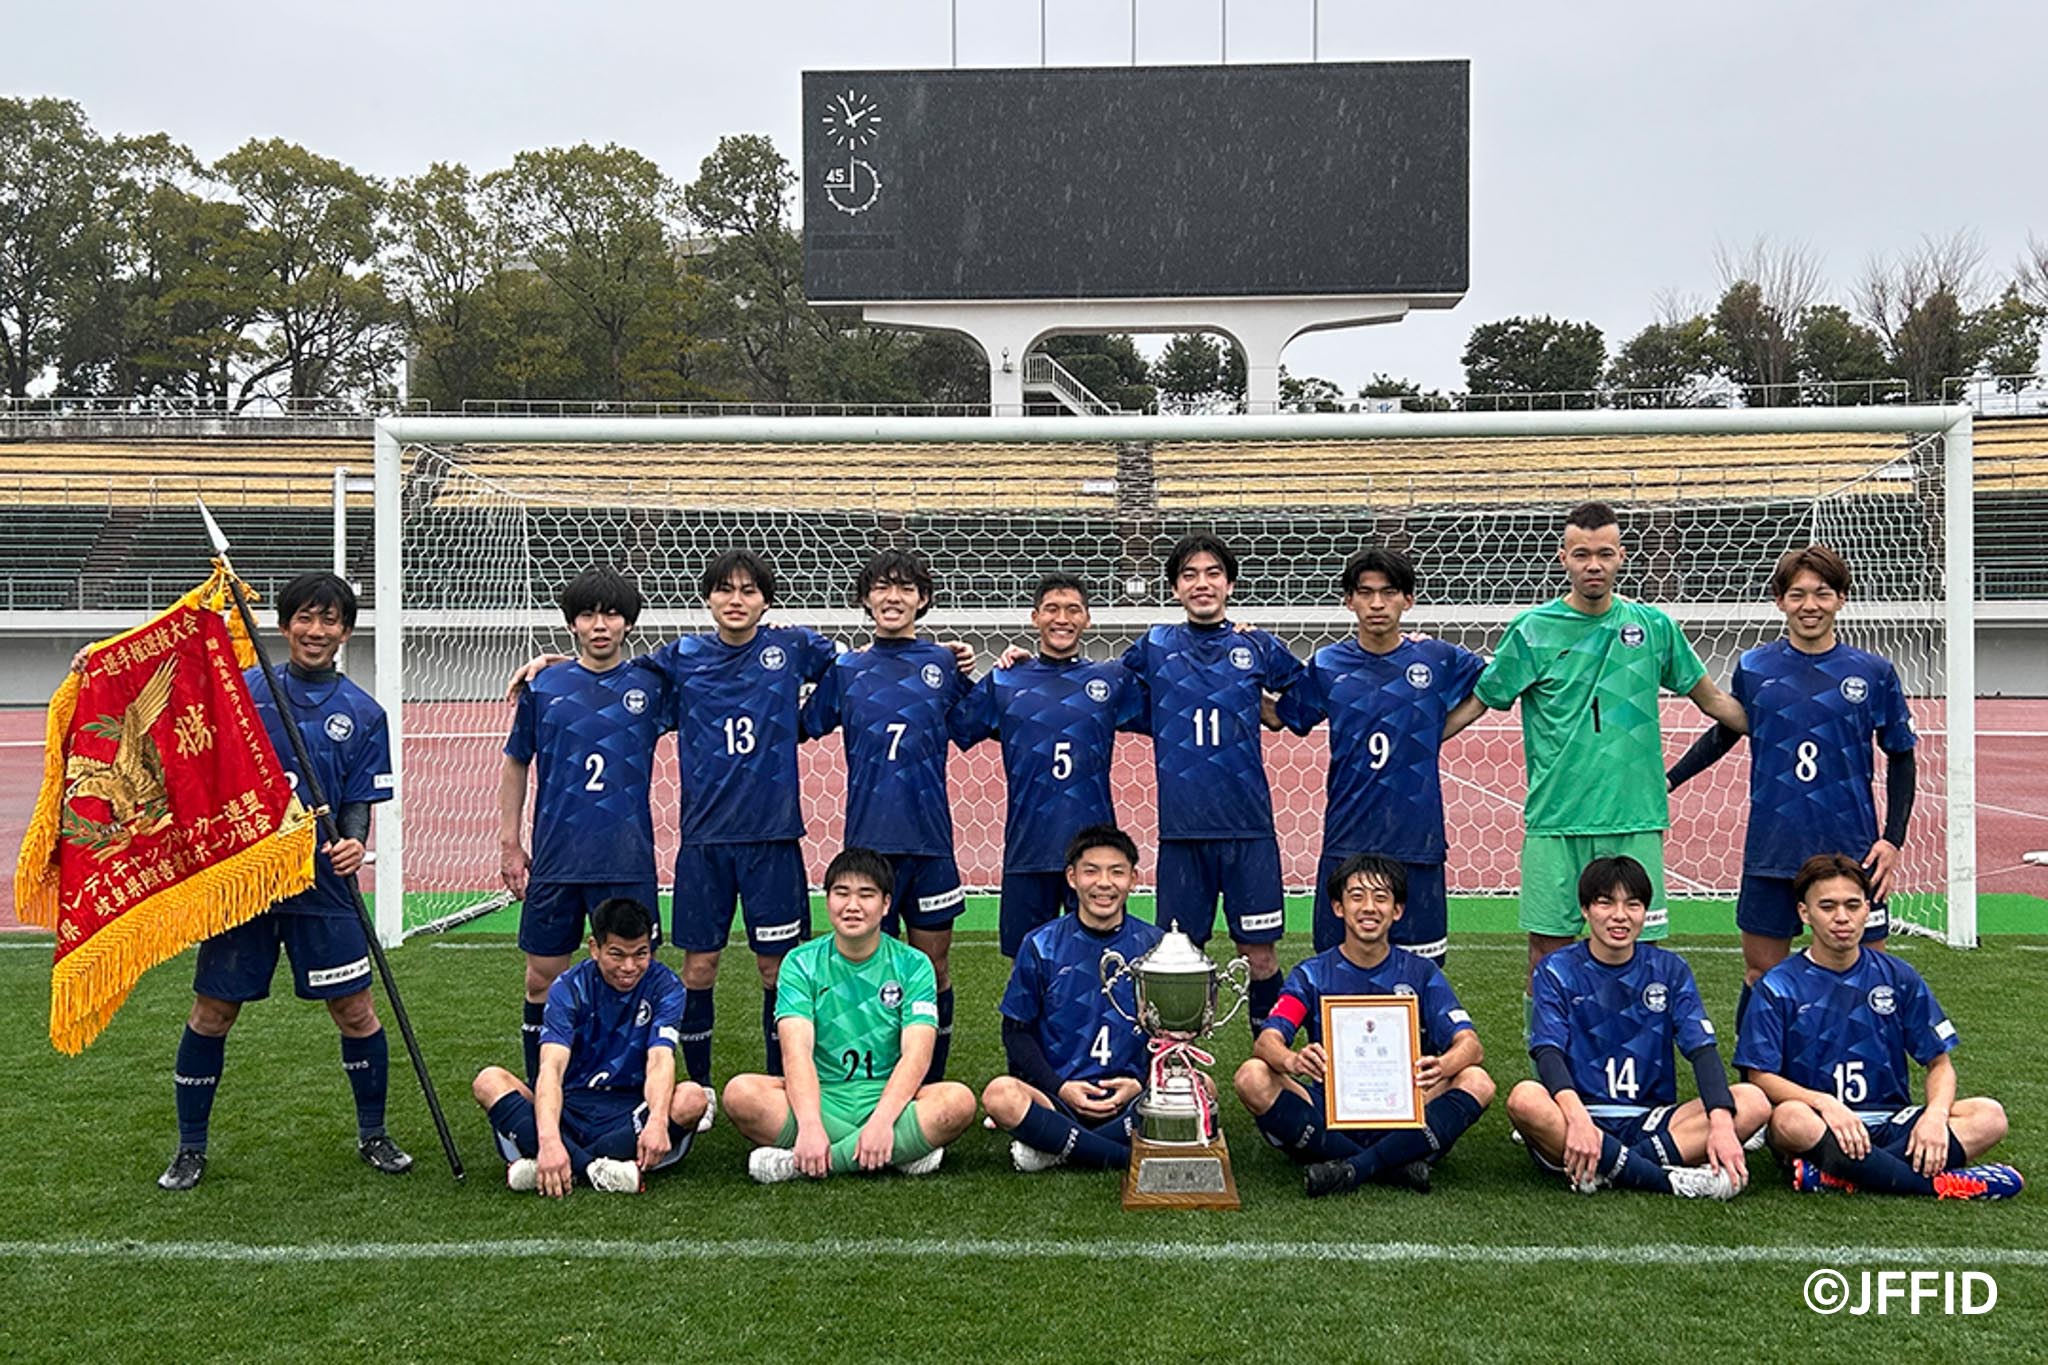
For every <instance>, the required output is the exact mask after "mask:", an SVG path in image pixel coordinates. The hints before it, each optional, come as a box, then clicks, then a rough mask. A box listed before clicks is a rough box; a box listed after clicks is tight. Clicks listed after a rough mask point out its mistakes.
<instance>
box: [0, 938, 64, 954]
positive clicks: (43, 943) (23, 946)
mask: <svg viewBox="0 0 2048 1365" xmlns="http://www.w3.org/2000/svg"><path fill="white" fill-rule="evenodd" d="M55 944H56V940H55V939H49V938H39V939H30V940H29V941H28V942H27V943H6V942H0V949H8V948H13V949H18V950H21V951H26V950H28V949H30V948H40V949H42V950H43V951H44V952H46V953H47V952H49V951H50V949H51V948H52V947H53V946H55Z"/></svg>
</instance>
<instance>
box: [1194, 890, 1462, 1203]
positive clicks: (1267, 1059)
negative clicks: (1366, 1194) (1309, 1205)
mask: <svg viewBox="0 0 2048 1365" xmlns="http://www.w3.org/2000/svg"><path fill="white" fill-rule="evenodd" d="M1407 890H1408V888H1407V869H1406V868H1405V866H1404V865H1403V864H1402V863H1401V862H1399V861H1398V860H1396V859H1393V858H1385V857H1381V856H1380V855H1379V854H1376V853H1357V854H1353V855H1352V856H1351V857H1349V858H1346V859H1345V860H1344V861H1343V862H1342V863H1340V864H1338V866H1337V868H1336V870H1335V871H1334V872H1332V873H1331V874H1330V884H1329V886H1328V888H1327V892H1326V894H1327V895H1328V897H1329V901H1330V904H1331V906H1332V907H1333V909H1332V913H1333V914H1335V915H1338V916H1340V917H1341V918H1342V919H1343V921H1344V937H1343V940H1342V941H1341V942H1340V943H1338V945H1337V946H1336V947H1334V948H1331V949H1328V950H1327V951H1325V952H1321V953H1318V954H1317V955H1316V956H1314V957H1312V958H1310V959H1308V960H1307V961H1306V962H1303V963H1301V964H1300V965H1299V966H1297V967H1295V969H1294V970H1293V971H1292V972H1290V973H1289V974H1288V977H1287V981H1286V984H1285V985H1283V986H1282V987H1281V990H1280V998H1279V1000H1278V1002H1277V1003H1276V1004H1275V1005H1274V1006H1273V1011H1272V1013H1271V1014H1269V1015H1267V1017H1266V1023H1265V1026H1264V1027H1263V1028H1261V1029H1260V1030H1259V1035H1258V1038H1257V1039H1256V1040H1255V1041H1254V1043H1253V1044H1252V1055H1251V1059H1250V1060H1248V1061H1247V1062H1245V1064H1244V1065H1243V1066H1240V1067H1239V1068H1238V1069H1237V1076H1236V1078H1235V1082H1234V1083H1235V1085H1236V1088H1237V1095H1238V1098H1239V1099H1241V1100H1243V1101H1244V1105H1245V1108H1247V1109H1249V1110H1251V1112H1252V1116H1253V1118H1254V1119H1255V1121H1256V1122H1257V1123H1258V1125H1259V1131H1260V1132H1261V1133H1263V1134H1265V1136H1266V1141H1268V1142H1270V1143H1271V1144H1273V1146H1275V1147H1277V1148H1279V1149H1280V1150H1281V1151H1283V1152H1285V1153H1287V1155H1288V1156H1289V1157H1290V1158H1292V1159H1293V1160H1295V1161H1297V1162H1301V1163H1304V1164H1306V1165H1307V1166H1308V1169H1307V1170H1306V1171H1305V1172H1304V1173H1303V1182H1302V1183H1303V1188H1304V1189H1305V1190H1306V1191H1307V1193H1308V1195H1309V1196H1310V1197H1311V1198H1315V1197H1317V1196H1320V1195H1326V1194H1336V1193H1339V1192H1341V1191H1344V1190H1350V1189H1355V1188H1357V1187H1358V1186H1359V1185H1360V1184H1361V1183H1363V1182H1365V1181H1372V1180H1376V1181H1381V1182H1384V1183H1388V1184H1395V1185H1401V1186H1404V1187H1406V1188H1408V1189H1412V1190H1415V1191H1418V1192H1423V1193H1426V1192H1427V1191H1428V1190H1429V1187H1430V1168H1431V1167H1432V1166H1433V1165H1434V1164H1435V1163H1436V1162H1438V1161H1440V1160H1441V1159H1442V1158H1443V1156H1444V1155H1445V1153H1447V1152H1449V1151H1450V1149H1451V1144H1452V1143H1454V1142H1456V1141H1457V1140H1458V1138H1459V1136H1460V1135H1461V1134H1463V1133H1464V1131H1465V1130H1466V1129H1467V1128H1470V1127H1471V1126H1472V1125H1473V1124H1475V1123H1477V1122H1478V1121H1479V1116H1480V1115H1481V1114H1482V1113H1484V1112H1485V1110H1486V1106H1487V1105H1489V1104H1491V1103H1492V1102H1493V1090H1494V1087H1493V1077H1491V1076H1489V1075H1488V1074H1487V1073H1486V1070H1485V1068H1484V1067H1483V1066H1482V1065H1481V1063H1482V1062H1483V1061H1484V1060H1485V1058H1486V1052H1485V1049H1484V1048H1482V1047H1481V1046H1480V1043H1479V1034H1478V1032H1477V1031H1476V1030H1475V1029H1474V1028H1473V1027H1472V1016H1471V1015H1470V1014H1468V1013H1467V1012H1466V1010H1465V1007H1464V1006H1463V1005H1461V1004H1459V1003H1458V997H1457V994H1456V992H1454V991H1453V990H1452V989H1451V983H1450V982H1449V981H1447V980H1446V979H1445V978H1444V974H1443V973H1442V972H1441V971H1439V970H1438V969H1437V967H1436V964H1435V963H1433V962H1431V961H1430V960H1429V959H1428V958H1425V957H1422V956H1420V955H1418V954H1416V953H1411V952H1409V951H1408V950H1407V949H1405V948H1397V947H1395V946H1393V944H1391V943H1390V942H1389V941H1388V940H1389V936H1390V934H1391V933H1392V930H1393V928H1394V925H1395V924H1396V923H1397V922H1398V921H1399V920H1400V918H1401V914H1402V907H1403V905H1404V904H1405V902H1406V899H1407ZM1326 995H1412V996H1415V997H1416V1003H1417V1006H1418V1007H1419V1013H1420V1016H1421V1021H1422V1034H1423V1037H1422V1046H1423V1048H1424V1049H1425V1052H1424V1055H1423V1056H1422V1057H1421V1058H1419V1059H1418V1060H1417V1061H1416V1063H1415V1081H1416V1084H1417V1085H1419V1086H1421V1087H1422V1094H1423V1120H1424V1126H1423V1127H1422V1128H1421V1129H1419V1130H1407V1129H1397V1130H1392V1131H1388V1132H1383V1133H1373V1132H1364V1131H1361V1132H1337V1131H1332V1130H1331V1129H1330V1128H1328V1127H1327V1126H1326V1125H1325V1123H1324V1108H1323V1085H1324V1077H1325V1075H1326V1073H1327V1069H1328V1067H1329V1056H1328V1053H1327V1052H1326V1051H1325V1040H1324V1038H1323V1036H1322V1032H1323V1018H1322V1000H1323V997H1324V996H1326ZM1303 1031H1305V1033H1306V1038H1307V1041H1305V1042H1304V1043H1303V1044H1302V1046H1300V1047H1298V1048H1296V1047H1292V1046H1290V1044H1292V1042H1293V1041H1294V1038H1295V1035H1296V1033H1297V1032H1303Z"/></svg>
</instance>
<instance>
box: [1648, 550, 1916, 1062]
mask: <svg viewBox="0 0 2048 1365" xmlns="http://www.w3.org/2000/svg"><path fill="white" fill-rule="evenodd" d="M1770 591H1771V600H1772V601H1773V602H1775V603H1777V606H1778V610H1779V611H1781V612H1783V613H1785V636H1784V638H1783V639H1781V640H1773V641H1772V642H1771V643H1770V644H1767V645H1759V646H1757V647H1756V648H1755V649H1752V650H1749V651H1747V652H1746V653H1744V654H1743V656H1742V658H1741V660H1740V661H1739V662H1738V663H1737V664H1736V665H1735V678H1734V681H1733V683H1732V685H1731V687H1730V690H1731V691H1732V692H1733V693H1734V694H1735V699H1736V701H1738V702H1740V703H1741V704H1742V709H1743V713H1744V714H1745V715H1747V716H1748V717H1749V734H1750V763H1749V828H1748V831H1747V833H1746V834H1745V836H1744V839H1743V847H1742V890H1741V892H1740V894H1739V896H1738V898H1737V900H1736V902H1735V926H1736V928H1738V929H1740V930H1741V931H1742V967H1743V981H1742V1001H1741V1003H1740V1005H1739V1006H1738V1007H1737V1009H1736V1013H1735V1019H1736V1023H1737V1025H1738V1027H1739V1026H1740V1024H1741V1020H1742V1016H1743V1013H1744V1012H1745V1011H1747V1010H1748V1008H1749V999H1750V992H1751V990H1752V989H1753V988H1754V987H1755V986H1756V982H1757V979H1758V978H1759V977H1761V976H1762V975H1763V974H1764V973H1765V972H1767V971H1769V970H1770V969H1771V968H1773V967H1775V966H1777V965H1778V964H1779V963H1780V962H1783V961H1784V960H1785V958H1786V957H1787V956H1788V955H1789V954H1790V953H1791V951H1792V940H1793V939H1794V938H1795V937H1796V936H1797V935H1798V934H1799V932H1800V919H1799V911H1798V908H1797V898H1796V897H1795V896H1794V895H1793V894H1792V879H1793V877H1794V876H1796V875H1797V874H1798V872H1799V869H1800V868H1801V867H1803V866H1805V864H1806V860H1807V859H1808V858H1811V857H1813V856H1814V855H1815V854H1819V853H1828V852H1832V851H1833V850H1835V849H1841V848H1848V849H1864V850H1866V851H1865V852H1864V854H1863V866H1864V867H1865V868H1866V869H1868V870H1869V872H1870V888H1871V898H1870V922H1869V926H1868V927H1867V928H1866V929H1865V930H1864V931H1863V932H1864V940H1863V941H1864V942H1865V943H1866V944H1868V945H1869V946H1871V947H1873V948H1875V947H1881V946H1883V943H1884V940H1885V938H1886V935H1887V934H1888V932H1889V920H1888V917H1887V916H1886V914H1885V905H1884V898H1885V893H1886V892H1887V891H1889V890H1890V889H1891V883H1892V873H1893V870H1894V869H1895V868H1896V867H1897V866H1898V861H1899V848H1900V846H1901V845H1903V844H1904V843H1905V841H1906V824H1907V821H1908V820H1910V819H1911V817H1912V814H1913V785H1914V779H1915V768H1916V765H1915V762H1914V757H1913V750H1914V746H1915V745H1917V744H1918V743H1919V739H1918V737H1917V736H1915V735H1914V733H1913V717H1912V715H1911V714H1910V713H1909V712H1908V711H1907V709H1906V691H1905V688H1903V687H1902V686H1900V684H1899V675H1898V671H1897V670H1896V669H1894V668H1893V667H1892V665H1891V661H1890V660H1889V659H1885V658H1882V657H1880V656H1878V655H1876V654H1869V653H1866V652H1864V651H1863V650H1860V649H1857V648H1856V647H1855V646H1854V645H1846V644H1843V643H1842V642H1841V641H1840V640H1839V639H1837V638H1836V635H1835V616H1836V614H1837V613H1838V612H1840V611H1841V609H1842V605H1843V603H1845V602H1846V601H1848V598H1849V566H1848V564H1847V563H1845V562H1844V561H1843V559H1842V557H1841V556H1840V555H1838V554H1836V553H1835V552H1834V551H1833V550H1830V549H1829V548H1828V547H1827V546H1825V545H1809V546H1807V547H1806V548H1805V549H1803V550H1790V551H1787V552H1786V553H1785V554H1784V555H1783V556H1782V557H1781V558H1780V559H1779V560H1778V564H1777V567H1776V568H1774V569H1773V570H1772V571H1771V582H1770ZM1738 738H1740V737H1739V736H1738V735H1736V734H1735V732H1734V731H1732V730H1729V729H1727V728H1726V727H1724V726H1720V725H1716V726H1714V727H1713V728H1712V729H1711V730H1708V731H1707V732H1706V733H1705V734H1703V735H1701V736H1700V737H1699V739H1697V740H1696V741H1694V743H1693V746H1692V748H1691V749H1689V750H1688V751H1687V752H1686V754H1685V756H1684V757H1683V758H1681V759H1680V760H1679V761H1678V762H1677V763H1676V764H1675V765H1673V767H1672V769H1671V772H1670V785H1671V787H1672V789H1673V790H1676V789H1677V788H1678V786H1679V784H1680V783H1682V782H1685V781H1686V780H1687V779H1688V778H1691V777H1693V776H1694V775H1695V774H1697V773H1699V772H1700V771H1701V770H1703V769H1704V768H1706V767H1707V765H1709V764H1711V763H1713V762H1714V761H1715V760H1716V759H1718V758H1720V757H1721V756H1722V755H1723V754H1725V753H1727V752H1728V751H1729V749H1731V748H1733V747H1734V745H1735V742H1736V740H1737V739H1738ZM1873 740H1874V741H1876V744H1877V747H1878V748H1880V749H1882V750H1884V753H1885V779H1884V792H1885V817H1884V829H1883V832H1882V833H1880V832H1879V830H1878V824H1877V804H1876V801H1875V800H1874V799H1873V797H1872V795H1871V789H1870V779H1871V760H1870V746H1871V743H1872V741H1873Z"/></svg>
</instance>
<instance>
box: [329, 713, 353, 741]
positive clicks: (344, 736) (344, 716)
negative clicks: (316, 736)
mask: <svg viewBox="0 0 2048 1365" xmlns="http://www.w3.org/2000/svg"><path fill="white" fill-rule="evenodd" d="M321 728H322V729H324V730H325V731H327V737H328V738H329V739H331V740H333V741H334V742H335V743H336V744H345V743H347V742H348V737H349V736H350V735H352V734H354V733H355V732H356V723H355V719H354V717H352V716H350V715H349V714H348V713H347V712H346V711H336V712H335V713H334V714H333V715H331V716H329V717H328V718H327V724H325V725H324V726H322V727H321Z"/></svg>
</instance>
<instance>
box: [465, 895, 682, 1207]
mask: <svg viewBox="0 0 2048 1365" xmlns="http://www.w3.org/2000/svg"><path fill="white" fill-rule="evenodd" d="M653 929H654V921H653V917H652V915H651V914H650V913H649V911H648V909H647V907H646V906H644V905H642V904H640V903H639V902H638V901H632V900H626V899H624V898H623V897H620V898H614V899H612V900H607V901H600V902H599V903H598V904H597V906H596V907H595V908H594V909H593V910H592V911H591V912H590V956H589V957H587V958H585V959H584V960H583V961H581V962H579V963H577V964H576V965H575V966H573V967H571V968H569V970H567V971H565V972H563V973H562V974H561V975H560V976H558V977H556V978H555V981H554V984H553V985H552V986H550V987H548V999H547V1009H546V1011H545V1013H544V1015H543V1018H542V1021H541V1036H540V1070H539V1072H538V1074H537V1075H536V1076H535V1078H534V1084H533V1088H532V1089H531V1090H529V1089H527V1087H526V1084H525V1082H524V1081H522V1080H521V1079H520V1078H519V1077H517V1076H515V1075H513V1074H512V1073H511V1072H510V1071H507V1070H506V1069H505V1068H504V1067H501V1066H487V1067H485V1068H484V1069H483V1070H482V1071H480V1072H478V1073H477V1078H476V1081H475V1083H474V1085H473V1086H472V1087H471V1090H472V1093H474V1094H475V1096H476V1102H477V1103H478V1104H480V1105H482V1106H483V1107H484V1111H485V1112H486V1113H487V1114H489V1115H490V1120H491V1129H492V1131H493V1132H494V1133H496V1134H497V1137H498V1149H499V1151H500V1152H501V1153H503V1155H504V1157H505V1161H506V1163H507V1165H506V1171H505V1183H506V1184H507V1185H509V1186H511V1187H512V1188H513V1189H515V1190H521V1191H526V1190H538V1191H539V1192H540V1193H542V1194H545V1195H549V1196H551V1197H553V1198H556V1199H559V1198H561V1197H562V1196H564V1195H566V1194H568V1193H569V1190H570V1189H571V1187H572V1186H574V1185H575V1183H576V1182H577V1181H579V1180H581V1181H583V1182H585V1183H587V1184H588V1185H589V1186H590V1187H591V1188H592V1189H595V1190H603V1191H606V1192H608V1193H612V1194H634V1193H637V1192H638V1191H639V1190H640V1189H642V1188H643V1185H644V1177H645V1176H646V1175H647V1173H648V1172H650V1171H658V1170H662V1169H665V1168H667V1167H669V1166H673V1165H675V1163H676V1162H678V1161H680V1160H682V1158H683V1154H684V1153H685V1152H687V1151H689V1150H690V1142H691V1139H693V1138H694V1137H695V1136H696V1134H697V1121H698V1120H699V1119H700V1118H702V1117H703V1116H704V1106H705V1096H704V1090H703V1088H702V1087H700V1086H695V1085H684V1086H678V1085H677V1084H676V1035H677V1033H678V1031H679V1029H680V1027H681V1025H682V1021H683V983H682V979H681V978H680V977H678V976H677V975H676V974H675V973H674V972H673V971H671V970H669V968H668V967H666V966H664V965H663V964H661V963H659V962H656V961H655V960H654V943H653Z"/></svg>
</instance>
